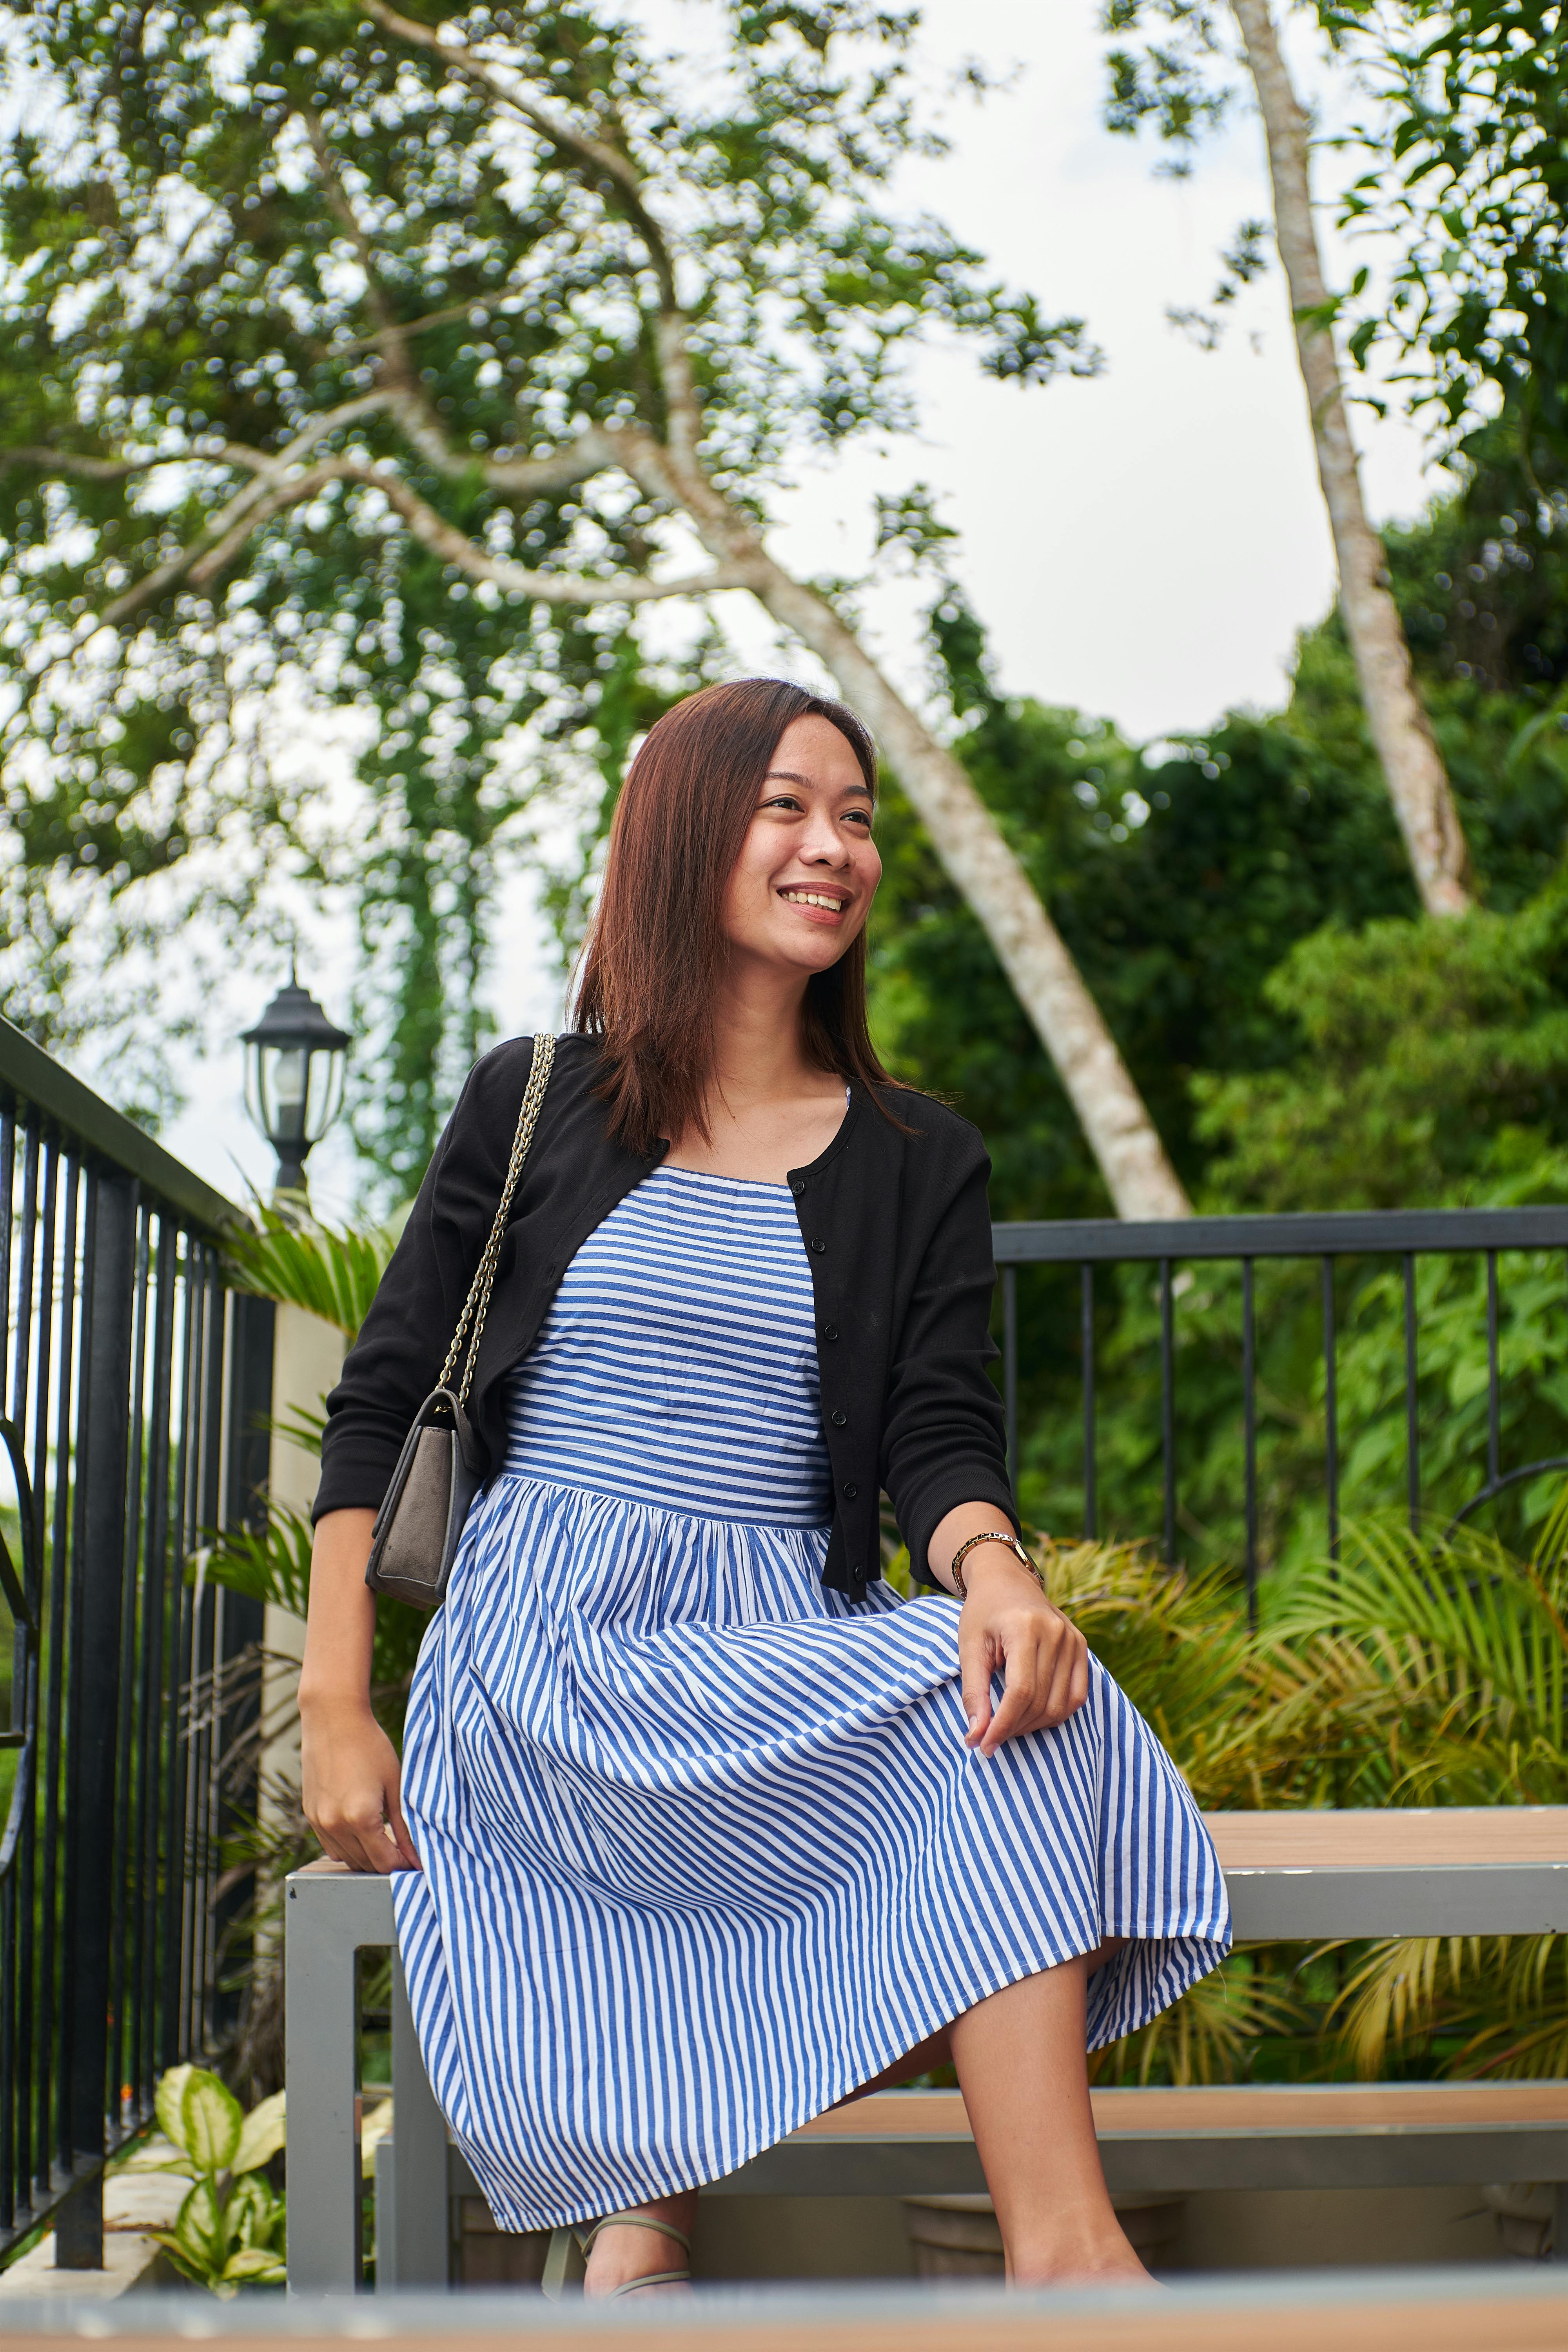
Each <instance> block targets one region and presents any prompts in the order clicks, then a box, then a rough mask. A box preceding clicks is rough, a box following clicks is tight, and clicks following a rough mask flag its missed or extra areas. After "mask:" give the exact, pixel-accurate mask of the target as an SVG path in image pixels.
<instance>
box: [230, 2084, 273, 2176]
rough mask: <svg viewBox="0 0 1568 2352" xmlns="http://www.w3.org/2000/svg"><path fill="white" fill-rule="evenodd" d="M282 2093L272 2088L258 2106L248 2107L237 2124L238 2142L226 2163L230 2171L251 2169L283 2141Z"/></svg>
mask: <svg viewBox="0 0 1568 2352" xmlns="http://www.w3.org/2000/svg"><path fill="white" fill-rule="evenodd" d="M286 2096H287V2094H286V2093H285V2092H283V2091H274V2093H273V2094H272V2096H271V2097H270V2098H269V2099H263V2100H262V2102H261V2104H260V2105H259V2106H257V2107H252V2109H251V2111H250V2113H249V2114H248V2115H247V2116H246V2118H245V2121H244V2123H243V2124H242V2125H241V2126H240V2133H239V2145H238V2147H237V2148H236V2149H235V2152H234V2160H233V2163H232V2164H231V2165H230V2167H229V2169H230V2170H231V2171H233V2172H238V2173H247V2172H254V2171H256V2170H257V2169H258V2167H259V2166H261V2165H263V2164H267V2163H269V2162H270V2161H271V2159H272V2158H273V2157H275V2156H276V2155H277V2153H278V2151H279V2148H280V2147H282V2146H283V2143H284V2137H285V2117H284V2100H285V2098H286Z"/></svg>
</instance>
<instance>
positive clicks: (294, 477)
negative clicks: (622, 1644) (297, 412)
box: [100, 452, 759, 625]
mask: <svg viewBox="0 0 1568 2352" xmlns="http://www.w3.org/2000/svg"><path fill="white" fill-rule="evenodd" d="M247 454H248V455H249V456H250V457H252V458H253V459H254V457H255V455H256V453H255V452H250V453H247ZM333 482H352V483H356V484H358V485H360V486H361V487H363V488H367V489H374V490H379V491H380V493H381V495H382V496H383V498H384V499H385V500H386V501H387V504H388V505H389V506H390V507H392V508H393V509H395V511H396V512H397V513H398V514H399V515H401V517H402V518H403V520H404V521H405V524H406V525H407V527H408V529H409V530H410V531H411V532H412V533H413V535H414V537H415V538H416V539H417V540H418V541H420V543H421V545H422V546H425V547H427V548H429V549H430V550H431V551H432V552H433V553H434V554H437V555H439V556H440V557H441V558H442V559H443V561H444V562H447V563H450V564H452V565H454V566H455V567H456V569H458V571H460V572H464V573H466V574H467V576H468V578H469V579H470V580H490V581H493V582H494V583H495V584H496V586H497V587H498V588H504V589H506V590H508V591H509V592H510V593H517V594H520V595H524V596H529V597H531V598H533V599H535V600H536V601H537V602H539V603H541V604H653V603H655V602H657V601H658V600H661V599H663V598H666V597H669V596H706V595H711V594H712V593H714V592H715V591H717V590H719V589H723V588H751V587H754V586H755V585H756V583H757V579H758V576H759V575H758V571H757V566H756V564H755V563H754V562H751V561H740V562H721V563H717V564H714V565H713V566H712V567H711V568H710V570H708V571H706V572H691V573H687V574H683V575H682V576H681V577H680V578H679V579H675V580H653V579H648V578H647V577H646V576H644V575H643V574H641V573H638V572H616V573H611V574H609V575H608V576H606V577H604V578H598V577H595V575H593V574H592V573H585V572H537V571H534V570H532V569H531V567H530V566H529V565H527V564H522V563H516V562H513V561H512V560H511V558H510V556H504V555H492V554H491V553H490V552H489V549H488V548H484V547H481V546H480V545H479V542H478V541H476V540H472V539H470V538H469V537H468V534H467V533H466V532H465V531H460V530H458V529H457V528H456V526H455V525H454V524H452V523H449V522H448V521H447V520H446V518H445V516H444V515H441V514H438V513H437V510H436V509H435V508H434V507H432V506H431V505H430V504H429V503H428V501H427V500H426V499H422V498H421V497H420V496H419V494H418V492H417V491H416V490H413V489H411V488H409V486H408V484H407V483H406V482H405V481H403V480H402V479H401V478H399V477H398V476H397V475H395V474H389V473H386V472H384V470H383V469H382V468H381V467H378V466H373V465H370V464H368V463H362V462H360V461H358V460H356V459H354V458H352V457H327V458H323V459H322V460H321V462H320V463H319V464H318V465H315V466H311V467H307V468H306V470H305V471H304V472H303V473H298V474H291V475H289V476H288V477H287V478H284V477H283V476H282V475H281V474H280V472H279V469H278V468H276V467H272V466H270V465H268V467H267V469H266V471H265V472H264V473H263V472H260V471H258V478H257V480H256V481H255V482H254V483H253V484H250V485H247V494H246V496H245V499H244V500H243V511H240V512H236V509H239V508H240V507H241V505H242V501H241V500H240V499H234V500H231V502H230V505H229V508H228V509H226V510H225V514H224V516H223V517H222V518H221V519H219V520H221V521H222V522H224V523H225V524H226V526H227V527H226V529H225V530H223V532H222V535H221V536H215V535H213V534H204V537H203V538H202V539H201V540H199V541H196V542H195V545H193V546H191V547H188V548H183V549H181V550H180V551H179V552H178V553H177V554H175V555H173V556H171V557H170V558H169V560H168V562H165V563H161V564H160V565H159V566H158V567H157V569H156V571H154V572H150V573H149V574H148V576H147V578H146V579H145V580H142V581H139V582H138V583H137V584H136V586H135V587H134V588H132V589H128V590H127V591H126V593H125V594H124V595H122V596H120V597H117V598H116V600H115V602H114V603H113V604H110V605H109V606H108V607H107V608H106V609H105V611H104V612H103V614H101V615H100V620H101V622H103V623H106V624H110V625H112V624H114V623H116V622H118V621H121V620H122V619H125V618H127V617H128V616H129V615H130V614H132V612H134V611H137V610H138V609H139V608H140V607H141V606H142V605H143V604H148V603H150V602H151V601H152V600H153V598H154V597H156V596H157V595H158V594H160V593H162V591H163V589H164V588H165V587H167V586H169V585H170V584H171V583H173V582H174V581H175V580H178V579H180V578H181V577H186V578H189V579H190V580H191V581H192V582H193V583H195V584H196V585H197V586H200V587H206V586H209V585H210V583H212V581H213V580H214V579H216V576H217V574H218V573H219V572H221V571H222V570H223V569H224V567H225V566H226V564H228V563H230V562H233V560H234V558H235V556H236V555H237V553H238V552H239V550H240V549H241V548H242V547H243V546H244V544H245V542H246V541H247V539H248V538H249V537H250V536H251V535H252V533H253V532H254V531H255V530H257V529H258V527H259V525H260V524H262V523H263V522H265V521H268V520H270V519H271V517H272V516H274V515H277V514H281V513H283V512H285V511H286V510H287V509H289V507H294V506H299V505H300V504H302V503H303V501H304V500H305V499H312V498H314V497H315V496H316V495H317V494H318V492H320V491H321V490H323V489H325V488H328V487H329V486H330V485H331V483H333Z"/></svg>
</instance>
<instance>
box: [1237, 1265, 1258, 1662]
mask: <svg viewBox="0 0 1568 2352" xmlns="http://www.w3.org/2000/svg"><path fill="white" fill-rule="evenodd" d="M1241 1390H1242V1407H1241V1410H1242V1444H1243V1449H1244V1453H1245V1459H1246V1479H1247V1623H1248V1624H1249V1625H1253V1626H1256V1625H1257V1623H1258V1332H1257V1318H1256V1315H1255V1312H1254V1301H1253V1291H1252V1260H1251V1259H1250V1258H1249V1257H1244V1258H1243V1259H1242V1261H1241Z"/></svg>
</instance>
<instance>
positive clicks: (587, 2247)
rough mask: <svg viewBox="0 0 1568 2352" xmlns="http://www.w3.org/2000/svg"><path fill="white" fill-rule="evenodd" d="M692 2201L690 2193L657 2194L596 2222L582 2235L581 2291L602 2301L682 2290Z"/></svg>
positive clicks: (688, 2281)
mask: <svg viewBox="0 0 1568 2352" xmlns="http://www.w3.org/2000/svg"><path fill="white" fill-rule="evenodd" d="M696 2203H697V2200H696V2198H695V2197H694V2196H690V2195H688V2196H684V2197H663V2198H660V2199H658V2200H657V2201H656V2202H654V2203H652V2204H648V2205H638V2206H634V2207H628V2208H627V2210H626V2211H625V2212H624V2213H609V2214H606V2215H605V2219H604V2220H603V2221H596V2222H595V2224H594V2227H593V2228H592V2230H590V2231H586V2232H584V2252H585V2253H586V2254H587V2258H588V2266H587V2274H586V2276H585V2277H584V2281H583V2292H584V2295H588V2296H592V2297H594V2298H595V2299H597V2300H603V2299H605V2298H607V2297H611V2296H615V2297H619V2296H623V2295H634V2294H635V2295H644V2294H646V2295H649V2296H652V2295H660V2294H684V2293H685V2292H687V2291H688V2290H689V2287H690V2284H691V2273H690V2270H689V2256H690V2252H691V2234H690V2233H691V2223H692V2221H694V2220H695V2219H696V2211H695V2208H696Z"/></svg>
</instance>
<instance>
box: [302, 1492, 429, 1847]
mask: <svg viewBox="0 0 1568 2352" xmlns="http://www.w3.org/2000/svg"><path fill="white" fill-rule="evenodd" d="M374 1527H375V1513H374V1511H362V1510H344V1511H329V1512H328V1513H327V1514H326V1517H324V1518H322V1519H321V1520H320V1521H319V1522H318V1524H317V1528H316V1540H315V1544H314V1547H313V1549H312V1550H311V1554H310V1620H309V1622H308V1624H307V1626H306V1631H305V1658H304V1664H302V1665H301V1667H300V1783H301V1785H300V1795H301V1797H302V1799H303V1801H304V1806H305V1819H306V1820H307V1821H308V1822H310V1827H311V1828H312V1829H313V1830H314V1831H315V1832H316V1835H317V1836H318V1837H319V1838H320V1839H321V1843H322V1844H323V1845H324V1846H325V1847H326V1849H327V1852H328V1853H330V1854H331V1857H332V1860H333V1861H334V1862H346V1863H347V1864H348V1866H349V1868H350V1869H351V1870H380V1871H388V1870H417V1869H418V1867H419V1856H418V1855H417V1854H416V1853H415V1851H414V1841H413V1840H412V1838H411V1837H410V1836H409V1834H408V1826H407V1823H406V1822H405V1821H404V1818H403V1808H402V1805H401V1803H400V1801H399V1800H400V1797H401V1794H402V1789H403V1771H402V1768H401V1766H400V1765H399V1763H398V1761H397V1750H396V1748H394V1746H393V1744H392V1742H391V1740H390V1739H389V1738H387V1736H386V1734H385V1732H384V1731H383V1729H382V1727H381V1726H380V1724H379V1723H377V1721H376V1719H375V1717H374V1714H373V1712H372V1710H371V1704H370V1664H371V1645H372V1643H373V1642H374V1638H375V1596H374V1593H372V1592H367V1591H366V1590H365V1582H364V1570H365V1562H366V1561H367V1560H368V1559H369V1558H370V1544H371V1536H372V1534H373V1532H374Z"/></svg>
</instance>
